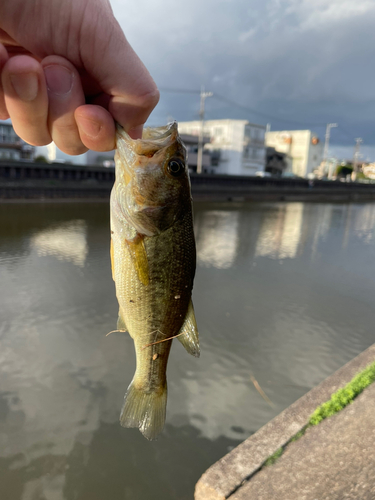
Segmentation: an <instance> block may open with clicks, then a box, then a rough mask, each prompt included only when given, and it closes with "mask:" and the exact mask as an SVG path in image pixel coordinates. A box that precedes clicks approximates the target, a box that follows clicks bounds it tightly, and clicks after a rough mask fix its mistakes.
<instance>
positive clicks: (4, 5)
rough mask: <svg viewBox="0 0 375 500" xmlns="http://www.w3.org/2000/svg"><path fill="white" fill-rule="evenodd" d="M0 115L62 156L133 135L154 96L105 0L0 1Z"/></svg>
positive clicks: (28, 139) (136, 135) (156, 95)
mask: <svg viewBox="0 0 375 500" xmlns="http://www.w3.org/2000/svg"><path fill="white" fill-rule="evenodd" d="M0 74H1V79H0V119H7V118H9V117H10V118H11V120H12V124H13V127H14V129H15V131H16V133H17V134H18V135H19V136H20V137H21V138H22V139H23V140H25V141H26V142H28V143H29V144H33V145H35V146H43V145H46V144H49V143H50V142H51V141H52V140H53V141H54V142H55V143H56V145H57V147H58V148H59V149H61V150H62V151H64V152H65V153H67V154H71V155H76V154H82V153H84V152H85V151H87V149H93V150H95V151H109V150H111V149H113V148H114V147H115V143H114V139H115V121H117V122H119V123H120V124H121V125H122V126H123V127H124V129H125V130H126V131H127V132H128V133H129V134H130V135H131V136H132V137H133V138H134V139H136V138H139V137H141V134H142V126H143V124H144V123H145V122H146V120H147V118H148V116H149V115H150V113H151V111H152V110H153V108H154V107H155V106H156V104H157V102H158V100H159V92H158V90H157V87H156V85H155V82H154V81H153V80H152V78H151V76H150V74H149V73H148V71H147V69H146V68H145V66H144V65H143V63H142V62H141V61H140V59H139V58H138V56H137V55H136V53H135V52H134V50H133V49H132V48H131V46H130V45H129V43H128V41H127V40H126V38H125V35H124V33H123V31H122V29H121V28H120V26H119V24H118V22H117V21H116V19H115V18H114V16H113V13H112V9H111V6H110V3H109V0H11V1H10V0H0Z"/></svg>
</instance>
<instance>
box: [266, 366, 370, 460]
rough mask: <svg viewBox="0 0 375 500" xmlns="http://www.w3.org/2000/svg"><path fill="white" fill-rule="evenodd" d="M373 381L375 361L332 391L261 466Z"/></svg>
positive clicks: (349, 401) (282, 451) (337, 410)
mask: <svg viewBox="0 0 375 500" xmlns="http://www.w3.org/2000/svg"><path fill="white" fill-rule="evenodd" d="M374 381H375V362H374V363H372V364H371V365H369V366H367V367H366V368H365V369H364V370H363V371H361V372H360V373H358V374H357V375H356V376H355V377H354V378H353V379H352V380H351V381H350V382H349V383H348V384H346V386H345V387H342V388H341V389H339V390H338V391H336V392H334V393H333V394H332V396H331V399H329V400H328V401H326V402H325V403H323V404H322V405H321V406H318V408H317V409H316V410H315V411H314V413H313V414H312V415H311V417H310V420H309V421H308V423H307V424H306V425H305V426H304V427H303V428H302V429H301V430H300V431H299V432H297V434H295V435H294V436H293V437H292V438H290V439H289V441H288V442H287V443H286V444H285V445H284V446H282V447H281V448H279V449H278V450H277V451H275V453H274V454H273V455H271V456H270V457H268V458H267V460H266V461H265V462H264V464H263V467H265V466H267V465H272V464H274V463H275V462H276V460H278V459H279V458H280V457H281V455H282V454H283V453H284V450H285V448H286V447H287V446H288V445H289V443H292V442H293V441H297V440H298V439H299V438H300V437H302V436H303V435H304V434H305V432H306V430H307V429H308V428H309V427H312V426H313V425H318V424H319V423H320V422H321V421H322V420H324V419H325V418H328V417H331V416H332V415H334V414H335V413H338V412H339V411H341V410H342V409H343V408H345V406H347V405H348V404H350V403H352V402H353V400H354V399H355V398H356V397H357V396H358V395H359V394H360V393H361V392H362V391H363V390H364V389H366V387H367V386H369V385H370V384H372V382H374Z"/></svg>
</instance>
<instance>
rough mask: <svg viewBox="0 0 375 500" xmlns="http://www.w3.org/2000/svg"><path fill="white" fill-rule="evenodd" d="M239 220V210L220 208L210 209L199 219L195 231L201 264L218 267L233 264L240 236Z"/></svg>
mask: <svg viewBox="0 0 375 500" xmlns="http://www.w3.org/2000/svg"><path fill="white" fill-rule="evenodd" d="M238 220H239V212H228V211H219V210H209V211H207V212H205V213H204V214H203V215H202V216H201V217H200V218H198V219H197V222H196V225H195V228H196V231H195V232H196V239H197V260H198V263H199V264H201V265H207V266H213V267H216V268H218V269H226V268H228V267H230V266H231V265H232V263H233V261H234V259H235V257H236V249H237V245H238V238H239V234H238V228H239V224H238ZM223 235H225V237H224V238H223Z"/></svg>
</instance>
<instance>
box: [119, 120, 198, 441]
mask: <svg viewBox="0 0 375 500" xmlns="http://www.w3.org/2000/svg"><path fill="white" fill-rule="evenodd" d="M116 143H117V151H116V155H115V164H116V180H115V184H114V186H113V189H112V193H111V263H112V276H113V279H114V281H115V284H116V296H117V300H118V303H119V316H118V322H117V329H118V330H123V331H128V332H129V334H130V336H131V337H132V339H133V340H134V346H135V352H136V359H137V365H136V371H135V374H134V378H133V380H132V382H131V384H130V385H129V387H128V390H127V392H126V394H125V400H124V405H123V408H122V411H121V415H120V422H121V425H122V426H123V427H138V428H139V430H140V431H141V432H142V434H143V435H144V436H145V437H146V438H148V439H154V438H155V437H156V436H157V435H158V434H159V433H160V432H161V431H162V429H163V426H164V422H165V414H166V404H167V380H166V369H167V362H168V356H169V351H170V349H171V345H172V338H173V337H175V336H177V338H178V340H179V341H180V342H181V343H182V344H183V346H184V347H185V348H186V350H187V351H188V352H189V353H190V354H192V355H194V356H196V357H199V340H198V330H197V324H196V320H195V316H194V309H193V304H192V301H191V292H192V288H193V280H194V274H195V261H196V257H195V241H194V232H193V217H192V202H191V193H190V179H189V172H188V167H187V161H186V149H185V147H184V145H183V143H182V142H181V139H180V137H179V135H178V130H177V124H176V123H172V124H169V125H168V126H166V127H159V128H149V129H145V130H144V132H143V137H142V139H138V140H133V139H131V138H130V137H129V135H128V134H127V133H126V132H125V131H124V130H123V129H122V128H121V127H120V126H117V131H116Z"/></svg>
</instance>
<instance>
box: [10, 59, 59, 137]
mask: <svg viewBox="0 0 375 500" xmlns="http://www.w3.org/2000/svg"><path fill="white" fill-rule="evenodd" d="M1 80H2V86H3V91H4V101H5V106H6V108H7V111H8V113H9V115H10V117H11V118H12V124H13V127H14V130H15V131H16V133H17V134H18V135H19V136H20V137H22V139H24V140H25V141H26V142H28V143H29V144H33V145H34V146H43V145H45V144H49V143H50V142H51V135H50V133H49V131H48V126H47V119H48V95H47V88H46V83H45V78H44V73H43V70H42V68H41V66H40V64H39V63H38V61H36V60H35V59H33V58H32V57H30V56H23V55H22V56H15V57H12V58H10V59H8V61H7V62H6V63H5V65H4V67H3V71H2V79H1Z"/></svg>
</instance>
